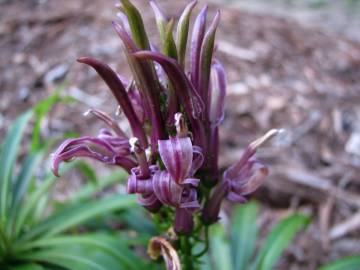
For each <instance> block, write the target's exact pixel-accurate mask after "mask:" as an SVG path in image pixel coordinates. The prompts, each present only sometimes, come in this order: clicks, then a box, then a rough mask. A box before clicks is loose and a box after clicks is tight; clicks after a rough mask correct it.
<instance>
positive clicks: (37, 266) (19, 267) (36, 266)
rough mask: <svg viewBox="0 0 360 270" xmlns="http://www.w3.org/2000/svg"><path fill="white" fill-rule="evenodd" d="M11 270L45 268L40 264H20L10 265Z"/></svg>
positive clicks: (41, 269) (40, 269) (39, 269)
mask: <svg viewBox="0 0 360 270" xmlns="http://www.w3.org/2000/svg"><path fill="white" fill-rule="evenodd" d="M9 270H44V268H43V267H42V266H41V265H39V264H34V263H32V264H22V265H19V266H14V267H10V268H9Z"/></svg>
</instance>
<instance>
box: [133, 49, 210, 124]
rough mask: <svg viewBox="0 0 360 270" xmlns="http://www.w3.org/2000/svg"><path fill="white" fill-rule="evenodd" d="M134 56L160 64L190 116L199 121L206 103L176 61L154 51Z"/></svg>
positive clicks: (141, 52)
mask: <svg viewBox="0 0 360 270" xmlns="http://www.w3.org/2000/svg"><path fill="white" fill-rule="evenodd" d="M133 55H134V56H135V57H137V58H140V59H151V60H153V61H156V62H158V63H159V64H160V65H161V66H162V67H163V69H164V71H165V72H166V74H167V75H168V77H169V79H170V81H171V83H172V85H173V87H174V89H175V93H176V95H177V97H178V99H179V100H180V101H181V102H182V104H183V105H184V108H185V110H186V113H187V114H188V116H190V117H194V118H195V119H197V118H199V117H200V116H201V115H202V113H203V111H204V103H203V101H202V99H201V97H200V96H199V94H198V93H197V92H196V90H195V88H194V86H193V85H192V83H191V82H190V81H189V79H188V78H187V76H186V74H185V73H184V71H183V70H182V67H181V66H180V65H179V63H178V62H177V61H176V60H174V59H172V58H170V57H167V56H164V55H162V54H160V53H156V52H152V51H140V52H136V53H134V54H133Z"/></svg>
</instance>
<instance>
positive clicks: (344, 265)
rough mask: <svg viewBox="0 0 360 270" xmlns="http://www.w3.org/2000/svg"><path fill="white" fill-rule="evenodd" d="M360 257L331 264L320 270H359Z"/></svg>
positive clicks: (352, 257)
mask: <svg viewBox="0 0 360 270" xmlns="http://www.w3.org/2000/svg"><path fill="white" fill-rule="evenodd" d="M359 269H360V256H349V257H345V258H342V259H339V260H337V261H334V262H331V263H329V264H327V265H324V266H322V267H320V268H319V270H359Z"/></svg>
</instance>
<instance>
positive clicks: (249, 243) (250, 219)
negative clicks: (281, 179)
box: [230, 202, 259, 270]
mask: <svg viewBox="0 0 360 270" xmlns="http://www.w3.org/2000/svg"><path fill="white" fill-rule="evenodd" d="M258 208H259V206H258V204H257V203H255V202H249V203H247V204H244V205H242V206H238V207H237V208H236V209H235V211H234V213H233V218H232V222H231V231H230V241H231V254H232V261H233V266H234V268H233V269H234V270H246V269H247V267H248V265H249V262H250V259H251V257H252V256H253V254H254V251H255V243H256V236H257V227H256V219H257V214H258Z"/></svg>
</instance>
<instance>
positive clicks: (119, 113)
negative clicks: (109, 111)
mask: <svg viewBox="0 0 360 270" xmlns="http://www.w3.org/2000/svg"><path fill="white" fill-rule="evenodd" d="M115 115H116V116H120V115H121V107H120V106H118V107H117V108H116V112H115Z"/></svg>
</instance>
